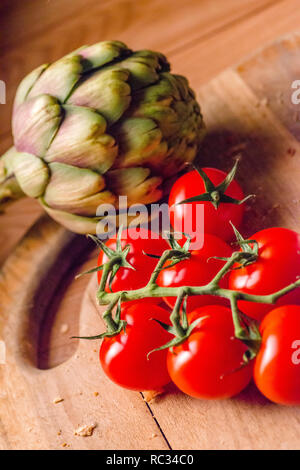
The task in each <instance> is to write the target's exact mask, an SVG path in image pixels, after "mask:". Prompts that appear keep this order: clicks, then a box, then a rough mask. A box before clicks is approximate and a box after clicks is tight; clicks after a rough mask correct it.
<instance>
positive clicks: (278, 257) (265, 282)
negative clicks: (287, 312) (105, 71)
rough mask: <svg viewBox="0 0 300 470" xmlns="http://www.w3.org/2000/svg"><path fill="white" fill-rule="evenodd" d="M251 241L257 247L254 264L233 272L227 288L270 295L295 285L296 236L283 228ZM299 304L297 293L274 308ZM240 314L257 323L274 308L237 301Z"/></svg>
mask: <svg viewBox="0 0 300 470" xmlns="http://www.w3.org/2000/svg"><path fill="white" fill-rule="evenodd" d="M249 239H251V240H256V241H257V243H258V247H259V250H258V259H257V261H256V262H255V263H253V264H251V265H249V266H247V267H245V268H241V269H236V270H233V271H232V272H231V274H230V277H229V288H230V289H233V290H239V291H242V292H246V293H248V294H272V293H273V292H276V291H277V290H279V289H282V288H283V287H286V286H287V285H288V284H291V283H292V282H295V281H296V280H297V276H299V274H300V235H299V234H298V233H296V232H294V231H292V230H288V229H286V228H268V229H265V230H262V231H260V232H257V233H255V234H254V235H252V236H251V237H249ZM286 304H300V289H295V290H294V291H292V292H290V293H289V294H286V295H285V296H283V297H281V298H280V299H279V300H278V301H277V302H276V306H280V305H286ZM238 305H239V308H240V309H241V311H242V312H244V313H246V314H247V315H249V316H250V317H253V318H255V319H257V320H262V318H263V317H264V316H265V315H266V314H267V313H268V312H269V311H270V310H272V309H273V308H274V305H273V306H272V305H268V304H259V303H254V302H246V301H240V302H239V303H238Z"/></svg>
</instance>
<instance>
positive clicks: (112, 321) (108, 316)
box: [72, 296, 127, 340]
mask: <svg viewBox="0 0 300 470" xmlns="http://www.w3.org/2000/svg"><path fill="white" fill-rule="evenodd" d="M121 298H122V296H120V297H119V299H118V300H117V302H116V301H114V302H112V303H111V304H110V305H109V306H108V308H107V309H106V311H105V312H104V314H103V320H104V321H105V323H106V327H107V328H106V331H105V332H104V333H100V334H99V335H95V336H72V338H73V339H74V338H77V339H88V340H94V339H104V338H106V337H113V336H116V335H118V334H119V333H121V331H122V330H123V331H124V333H125V332H126V325H127V323H126V321H124V320H121ZM115 306H116V313H115V316H114V318H113V315H112V311H113V309H114V308H115Z"/></svg>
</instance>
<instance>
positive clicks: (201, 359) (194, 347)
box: [167, 305, 252, 399]
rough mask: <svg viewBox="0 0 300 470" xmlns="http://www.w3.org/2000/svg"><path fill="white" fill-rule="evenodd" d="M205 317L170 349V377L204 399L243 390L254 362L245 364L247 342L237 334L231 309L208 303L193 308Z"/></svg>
mask: <svg viewBox="0 0 300 470" xmlns="http://www.w3.org/2000/svg"><path fill="white" fill-rule="evenodd" d="M197 318H202V320H201V321H200V323H199V324H198V325H197V326H196V328H195V329H194V330H193V331H192V333H191V335H190V337H189V338H188V339H187V340H186V341H185V342H184V343H182V344H181V345H179V346H175V347H174V348H173V352H172V351H171V350H169V351H168V357H167V365H168V371H169V374H170V377H171V379H172V380H173V382H174V383H175V384H176V385H177V387H178V388H179V389H180V390H182V391H183V392H184V393H186V394H187V395H191V396H192V397H196V398H202V399H220V398H228V397H231V396H233V395H236V394H237V393H239V392H241V391H242V390H243V389H244V388H245V387H246V386H247V385H248V383H249V382H250V380H251V377H252V364H251V363H250V364H248V365H246V366H243V367H242V363H243V354H244V353H245V351H246V346H245V345H244V344H243V343H242V342H241V341H240V340H238V339H236V338H234V327H233V321H232V314H231V310H230V308H228V307H222V306H219V305H209V306H205V307H201V308H198V309H196V310H195V311H194V312H192V313H191V314H190V315H189V316H188V319H189V322H192V321H194V320H195V319H197Z"/></svg>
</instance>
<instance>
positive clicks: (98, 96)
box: [68, 67, 131, 125]
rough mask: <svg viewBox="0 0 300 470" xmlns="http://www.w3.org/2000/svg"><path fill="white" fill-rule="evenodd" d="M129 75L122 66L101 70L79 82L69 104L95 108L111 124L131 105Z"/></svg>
mask: <svg viewBox="0 0 300 470" xmlns="http://www.w3.org/2000/svg"><path fill="white" fill-rule="evenodd" d="M128 75H129V72H128V71H126V70H124V69H120V68H111V67H108V68H104V69H103V70H99V71H97V72H95V73H94V74H93V75H91V76H90V77H88V78H87V79H85V80H84V81H83V82H82V83H79V84H78V87H77V88H75V90H74V91H73V93H72V94H71V96H70V97H69V99H68V104H73V105H76V106H85V107H88V108H94V109H96V110H97V111H99V113H100V114H101V115H102V116H103V117H104V118H105V120H106V121H107V123H108V124H109V125H111V124H113V123H114V122H116V121H118V119H120V117H121V116H122V115H123V114H124V112H125V111H126V110H127V108H128V107H129V104H130V101H131V96H130V91H131V90H130V87H129V85H128V83H127V79H128Z"/></svg>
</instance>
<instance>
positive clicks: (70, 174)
mask: <svg viewBox="0 0 300 470" xmlns="http://www.w3.org/2000/svg"><path fill="white" fill-rule="evenodd" d="M49 168H50V173H51V176H50V181H49V183H48V185H47V188H46V191H45V193H44V196H43V198H44V200H45V202H46V203H47V204H48V205H49V206H50V207H53V208H56V209H60V210H68V211H70V210H71V208H72V206H73V207H76V205H78V204H80V201H81V200H83V199H85V198H88V197H90V196H94V195H95V194H98V193H100V192H101V191H102V190H103V189H104V187H105V181H104V178H103V177H102V176H101V175H99V173H96V172H94V171H92V170H88V169H86V168H77V167H75V166H71V165H66V164H64V163H56V162H54V163H49Z"/></svg>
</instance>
